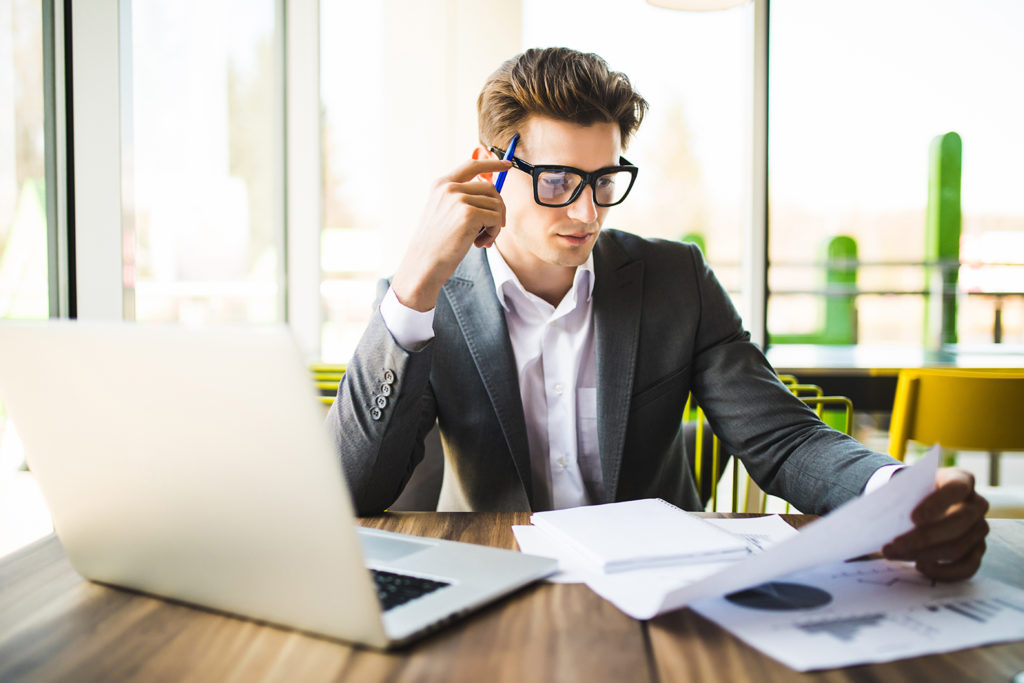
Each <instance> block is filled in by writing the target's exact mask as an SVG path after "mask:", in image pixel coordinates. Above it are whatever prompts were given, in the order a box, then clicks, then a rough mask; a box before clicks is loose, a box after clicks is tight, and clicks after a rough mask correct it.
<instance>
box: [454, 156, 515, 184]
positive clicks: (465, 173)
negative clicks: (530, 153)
mask: <svg viewBox="0 0 1024 683" xmlns="http://www.w3.org/2000/svg"><path fill="white" fill-rule="evenodd" d="M510 168H512V162H511V161H502V160H501V159H470V160H469V161H466V162H465V163H464V164H462V165H461V166H458V167H457V168H456V169H455V170H454V171H452V172H451V173H450V174H449V175H448V176H447V178H448V180H451V181H452V182H456V183H465V182H468V181H470V180H472V179H473V178H475V177H477V176H478V175H480V174H481V173H497V172H499V171H507V170H508V169H510Z"/></svg>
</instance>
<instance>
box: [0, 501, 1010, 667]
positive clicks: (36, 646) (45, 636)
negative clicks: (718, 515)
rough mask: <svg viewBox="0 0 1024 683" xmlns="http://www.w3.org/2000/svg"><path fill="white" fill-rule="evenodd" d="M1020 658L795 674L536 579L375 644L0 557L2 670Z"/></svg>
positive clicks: (982, 651) (718, 637) (408, 522)
mask: <svg viewBox="0 0 1024 683" xmlns="http://www.w3.org/2000/svg"><path fill="white" fill-rule="evenodd" d="M786 519H787V521H789V522H790V523H792V524H794V525H796V526H799V525H800V524H802V523H805V522H806V521H808V519H810V518H808V517H804V516H801V515H787V516H786ZM527 520H528V515H527V514H525V513H522V514H489V513H392V514H389V515H385V516H381V517H374V518H367V519H364V520H362V523H363V524H365V525H366V526H371V527H377V528H383V529H390V530H394V531H402V532H407V533H418V534H422V535H429V536H440V537H444V538H452V539H456V540H461V541H470V542H474V543H484V544H487V545H494V546H501V547H506V548H514V547H516V546H515V540H514V537H513V535H512V532H511V529H510V527H511V525H512V524H523V523H526V522H527ZM990 539H991V540H990V543H989V553H988V555H986V559H985V562H984V564H983V566H982V570H981V573H982V574H983V575H986V576H991V577H994V578H999V579H1002V580H1003V581H1007V582H1009V583H1013V584H1015V585H1017V586H1021V587H1024V520H993V531H992V534H991V535H990ZM1021 670H1024V642H1017V643H1009V644H1003V645H993V646H989V647H983V648H974V649H971V650H966V651H962V652H955V653H949V654H943V655H934V656H929V657H918V658H915V659H908V660H903V661H898V662H893V663H890V664H879V665H870V666H860V667H852V668H847V669H834V670H830V671H825V672H820V673H811V674H798V673H796V672H794V671H792V670H790V669H788V668H786V667H785V666H783V665H781V664H779V663H777V662H775V661H774V660H772V659H769V658H767V657H765V656H764V655H762V654H760V653H759V652H757V651H756V650H754V649H752V648H750V647H748V646H747V645H745V644H744V643H742V642H741V641H739V640H738V639H736V638H735V637H733V636H732V635H730V634H729V633H728V632H727V631H724V630H723V629H721V628H719V627H718V626H716V625H715V624H713V623H711V622H709V621H707V620H705V619H704V618H702V617H700V616H699V615H697V614H696V613H695V612H693V611H691V610H688V609H684V610H679V611H677V612H673V613H671V614H667V615H665V616H662V617H659V618H657V619H654V620H652V621H650V622H646V623H645V622H638V621H634V620H632V619H630V618H629V617H627V616H625V615H624V614H622V613H621V612H619V611H618V610H617V609H616V608H615V607H613V606H612V605H611V604H610V603H608V602H606V601H604V600H603V599H601V598H599V597H598V596H597V595H596V594H594V593H593V592H591V591H590V589H588V588H587V587H586V586H583V585H579V584H538V585H534V586H532V587H529V588H527V589H526V590H524V591H522V592H520V593H517V594H516V595H514V596H512V597H510V598H508V599H506V600H504V601H501V602H499V603H498V604H496V605H492V606H491V607H489V608H487V609H484V610H483V611H481V612H478V613H476V614H474V615H471V616H470V617H468V618H466V619H465V620H463V621H461V622H459V623H457V624H454V625H452V626H450V627H448V628H447V629H445V630H443V631H441V632H440V633H438V634H435V635H433V636H430V637H428V638H427V639H425V640H422V641H420V642H418V643H416V644H414V645H412V646H410V647H408V648H406V649H404V650H401V651H398V652H394V653H381V652H375V651H371V650H364V649H360V648H356V647H351V646H348V645H345V644H341V643H338V642H335V641H330V640H324V639H320V638H316V637H313V636H309V635H305V634H300V633H296V632H292V631H288V630H284V629H280V628H275V627H271V626H264V625H260V624H256V623H253V622H250V621H246V620H242V619H235V618H232V617H227V616H223V615H219V614H214V613H211V612H206V611H203V610H197V609H193V608H190V607H186V606H184V605H179V604H173V603H169V602H165V601H162V600H158V599H155V598H150V597H147V596H144V595H139V594H135V593H130V592H127V591H121V590H116V589H112V588H107V587H104V586H101V585H98V584H95V583H91V582H89V581H85V580H83V579H82V578H81V577H79V576H78V575H77V574H75V572H74V571H73V570H72V569H71V566H70V564H69V563H68V561H67V559H66V558H65V556H64V553H63V550H62V549H61V546H60V543H59V542H58V541H57V539H56V538H55V537H53V536H51V537H49V538H46V539H43V540H42V541H40V542H38V543H36V544H34V545H32V546H29V547H28V548H25V549H23V550H21V551H19V552H17V553H15V554H14V555H11V556H10V557H8V558H6V559H4V560H2V561H0V681H20V680H24V681H33V682H34V681H51V680H73V681H123V680H137V681H155V680H160V681H174V680H182V679H186V678H187V679H189V680H196V681H339V680H344V681H360V682H362V681H381V680H387V681H416V682H417V683H418V682H420V681H444V682H451V681H560V682H561V681H587V682H588V683H592V682H594V681H616V682H618V681H690V680H692V681H730V682H736V681H793V680H800V681H803V680H808V681H810V680H821V681H853V680H856V681H862V680H871V681H921V680H934V681H939V680H942V681H946V680H956V681H972V680H977V681H1009V680H1010V678H1011V677H1012V676H1013V674H1015V673H1016V672H1018V671H1021Z"/></svg>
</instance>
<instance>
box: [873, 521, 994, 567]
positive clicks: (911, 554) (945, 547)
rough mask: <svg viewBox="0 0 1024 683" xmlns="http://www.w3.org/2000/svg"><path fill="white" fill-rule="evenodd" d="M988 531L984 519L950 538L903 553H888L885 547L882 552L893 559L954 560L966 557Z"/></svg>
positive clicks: (983, 538)
mask: <svg viewBox="0 0 1024 683" xmlns="http://www.w3.org/2000/svg"><path fill="white" fill-rule="evenodd" d="M988 531H989V527H988V522H986V521H985V520H984V519H982V520H979V521H978V522H977V523H976V524H974V525H973V526H971V527H970V528H969V529H968V530H967V531H966V532H965V533H963V534H960V535H958V536H956V537H954V538H951V539H949V540H945V541H940V542H936V543H932V544H930V545H925V546H922V547H920V548H915V549H914V550H911V551H908V552H905V553H902V554H900V553H893V554H890V553H886V552H885V550H884V549H883V551H882V554H883V555H885V557H887V558H889V559H891V560H911V561H916V562H920V561H941V562H954V561H957V560H960V559H962V558H964V557H966V556H967V554H968V553H969V552H971V549H972V548H974V547H975V546H976V545H977V544H978V543H980V542H982V541H984V540H985V537H986V536H987V535H988Z"/></svg>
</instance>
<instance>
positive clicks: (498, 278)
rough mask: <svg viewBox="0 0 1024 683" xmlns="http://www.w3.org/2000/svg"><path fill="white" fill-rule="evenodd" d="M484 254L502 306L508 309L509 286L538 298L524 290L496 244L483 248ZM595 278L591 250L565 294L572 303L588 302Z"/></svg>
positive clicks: (523, 293) (591, 294)
mask: <svg viewBox="0 0 1024 683" xmlns="http://www.w3.org/2000/svg"><path fill="white" fill-rule="evenodd" d="M484 256H485V257H486V258H487V265H488V266H489V267H490V269H491V277H492V278H493V279H494V290H495V292H496V293H497V295H498V301H499V302H501V306H502V308H504V309H505V310H506V311H508V310H510V309H509V301H508V293H509V289H508V288H510V287H511V288H514V289H516V290H518V291H519V293H520V294H522V295H524V296H525V297H527V298H531V297H532V298H538V297H537V296H536V295H535V294H531V293H529V292H527V291H526V289H525V288H524V287H523V285H522V283H521V282H519V278H518V277H516V274H515V273H513V272H512V269H511V268H510V267H509V265H508V263H507V262H506V261H505V257H503V256H502V255H501V252H500V251H498V248H497V247H496V246H492V247H490V248H488V249H484ZM595 278H596V273H595V272H594V252H593V251H591V252H590V254H589V255H588V256H587V260H586V261H585V262H584V263H583V265H581V266H578V267H577V268H576V274H575V276H574V277H573V281H572V287H571V288H570V289H569V291H568V293H567V294H566V296H572V297H573V303H574V304H578V303H579V302H580V301H586V302H587V303H590V300H591V298H592V297H593V296H594V280H595ZM574 307H575V306H574Z"/></svg>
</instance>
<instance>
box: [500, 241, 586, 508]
mask: <svg viewBox="0 0 1024 683" xmlns="http://www.w3.org/2000/svg"><path fill="white" fill-rule="evenodd" d="M486 254H487V260H488V264H489V266H490V268H491V275H492V276H493V278H494V287H495V289H496V291H497V294H498V301H499V302H501V306H502V308H503V309H504V311H505V323H506V324H507V326H508V333H509V338H510V339H511V341H512V351H513V353H514V354H515V357H516V370H517V372H518V375H519V392H520V395H521V396H522V401H523V414H524V415H525V417H526V434H527V439H528V441H529V445H530V468H531V474H532V477H533V500H534V506H535V507H536V508H537V509H556V510H557V509H561V508H567V507H575V506H577V505H588V504H590V503H592V502H596V501H597V500H600V499H601V490H602V481H603V479H602V476H601V459H600V454H599V451H598V447H597V356H596V355H595V350H594V315H593V298H592V293H593V291H594V257H593V255H591V256H590V257H588V258H587V262H586V263H584V264H583V265H582V266H580V267H579V268H577V269H576V275H575V277H574V279H573V283H572V287H570V289H569V291H568V292H567V293H566V295H565V296H564V297H563V298H562V300H561V301H560V302H559V303H558V305H557V306H552V305H551V304H549V303H548V302H546V301H544V300H543V299H541V298H540V297H538V296H536V295H535V294H531V293H530V292H527V291H526V290H525V289H524V288H523V285H522V284H521V283H520V282H519V278H517V277H516V276H515V273H513V272H512V269H511V268H509V266H508V264H507V263H505V259H504V258H502V256H501V253H500V252H499V251H498V250H497V249H488V250H487V252H486Z"/></svg>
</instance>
